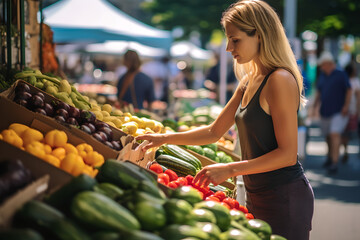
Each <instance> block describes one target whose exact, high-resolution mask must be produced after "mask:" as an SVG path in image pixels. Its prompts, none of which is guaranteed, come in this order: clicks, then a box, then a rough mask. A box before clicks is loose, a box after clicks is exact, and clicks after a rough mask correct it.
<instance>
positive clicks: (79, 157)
mask: <svg viewBox="0 0 360 240" xmlns="http://www.w3.org/2000/svg"><path fill="white" fill-rule="evenodd" d="M0 140H3V141H5V142H8V143H9V144H12V145H14V146H16V147H18V148H21V149H22V150H25V151H27V152H29V153H30V154H32V155H34V156H36V157H38V158H40V159H42V160H44V161H46V162H48V163H50V164H52V165H54V166H55V167H58V168H61V169H62V170H64V171H66V172H68V173H70V174H72V175H74V176H77V175H79V174H81V173H86V174H88V175H90V176H92V177H94V176H95V175H96V174H97V172H98V170H97V169H95V168H94V167H98V166H101V165H102V164H103V163H104V157H103V156H102V155H101V154H100V153H98V152H96V151H94V150H93V148H92V146H91V145H89V144H86V143H81V144H79V145H77V146H74V145H72V144H70V143H68V142H67V141H68V137H67V135H66V133H65V132H64V131H59V130H56V129H55V130H51V131H49V132H47V133H46V134H45V136H44V135H43V134H42V133H41V132H40V131H38V130H36V129H34V128H30V127H28V126H26V125H23V124H20V123H12V124H11V125H10V126H9V128H8V129H5V130H3V131H2V132H1V134H0Z"/></svg>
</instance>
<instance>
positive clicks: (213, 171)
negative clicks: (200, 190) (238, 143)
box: [194, 163, 232, 186]
mask: <svg viewBox="0 0 360 240" xmlns="http://www.w3.org/2000/svg"><path fill="white" fill-rule="evenodd" d="M229 177H232V169H231V167H230V165H229V164H226V163H217V164H212V165H208V166H206V167H204V168H203V169H202V170H201V171H200V172H198V174H196V176H195V178H194V183H195V184H196V185H198V186H208V185H209V184H210V183H212V184H214V185H215V186H216V185H218V184H220V183H222V182H224V181H225V180H227V179H228V178H229Z"/></svg>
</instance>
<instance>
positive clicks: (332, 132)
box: [314, 52, 351, 174]
mask: <svg viewBox="0 0 360 240" xmlns="http://www.w3.org/2000/svg"><path fill="white" fill-rule="evenodd" d="M318 65H319V67H320V70H321V73H320V75H319V79H318V83H317V91H316V95H315V100H314V109H318V106H319V105H320V117H321V120H320V127H321V130H322V133H323V135H324V137H325V138H326V143H327V145H328V156H327V160H326V161H325V162H324V164H323V166H324V167H326V168H328V172H329V173H330V174H333V173H336V172H337V169H338V160H339V153H340V145H341V135H342V133H343V132H344V130H345V127H346V125H347V123H348V120H349V115H348V112H349V105H350V99H351V86H350V82H349V78H348V76H347V75H346V73H345V72H344V71H342V70H340V69H337V68H336V65H335V61H334V58H333V56H332V54H331V53H330V52H323V53H322V54H321V56H320V58H319V60H318Z"/></svg>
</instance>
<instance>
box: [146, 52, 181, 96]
mask: <svg viewBox="0 0 360 240" xmlns="http://www.w3.org/2000/svg"><path fill="white" fill-rule="evenodd" d="M141 71H142V72H144V73H145V74H147V75H148V76H150V77H151V78H152V80H153V82H154V91H155V99H156V100H160V101H163V102H168V94H169V92H168V90H169V85H170V84H171V83H172V82H175V81H176V78H177V77H178V75H179V73H180V70H179V69H178V68H177V67H176V65H175V64H174V63H173V62H172V61H171V60H170V57H169V56H164V57H162V58H161V59H158V60H155V61H149V62H147V63H144V65H143V66H142V67H141Z"/></svg>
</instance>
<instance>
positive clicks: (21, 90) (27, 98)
mask: <svg viewBox="0 0 360 240" xmlns="http://www.w3.org/2000/svg"><path fill="white" fill-rule="evenodd" d="M14 101H15V102H16V103H18V104H20V105H22V106H24V107H26V108H28V109H29V110H32V111H34V112H37V113H40V114H43V115H45V116H49V117H54V118H55V120H57V121H59V122H61V123H63V122H66V123H68V124H71V125H74V126H76V127H79V128H80V129H81V130H83V131H84V132H86V133H88V134H90V135H92V136H93V137H94V138H95V139H96V140H98V141H100V142H102V143H104V144H105V145H107V146H108V147H110V148H112V149H115V150H117V151H119V150H121V144H120V141H119V140H115V139H113V132H112V129H111V128H110V127H109V125H108V124H107V123H104V122H102V121H97V120H96V117H95V115H94V113H92V112H91V111H87V110H80V109H78V108H76V107H73V106H70V105H69V104H67V103H65V102H62V101H53V102H51V103H47V102H46V101H45V96H44V94H43V93H41V92H39V91H37V92H35V93H33V94H31V91H30V87H29V86H28V85H27V84H26V83H24V82H18V84H17V85H16V87H15V96H14Z"/></svg>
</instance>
